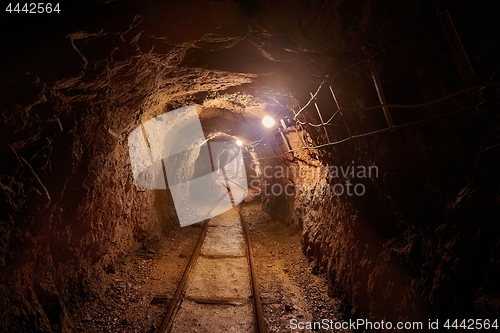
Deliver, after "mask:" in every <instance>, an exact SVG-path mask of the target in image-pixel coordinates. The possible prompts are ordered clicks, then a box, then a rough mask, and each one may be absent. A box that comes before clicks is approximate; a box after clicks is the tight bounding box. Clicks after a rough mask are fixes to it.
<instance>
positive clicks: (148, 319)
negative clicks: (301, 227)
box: [72, 201, 350, 333]
mask: <svg viewBox="0 0 500 333" xmlns="http://www.w3.org/2000/svg"><path fill="white" fill-rule="evenodd" d="M240 210H241V214H242V216H243V218H244V220H245V221H246V223H247V224H248V226H249V231H250V238H251V241H252V248H253V250H254V260H255V264H256V274H257V279H258V285H259V288H260V293H261V295H260V296H261V300H262V307H263V312H264V320H265V325H266V329H267V331H268V332H270V333H271V332H342V331H341V330H330V329H314V328H312V329H307V328H304V329H299V327H298V326H297V327H296V326H295V325H294V323H296V324H297V325H299V323H303V324H304V325H306V323H308V322H314V321H321V320H322V319H327V320H332V321H340V320H341V317H340V314H339V311H338V301H337V300H335V299H332V298H330V297H329V296H328V295H327V287H326V282H325V279H324V277H322V276H319V275H314V274H312V273H311V268H310V265H309V263H308V261H307V259H306V258H305V257H304V255H303V254H302V252H301V246H300V240H299V234H298V232H297V231H296V230H295V231H294V230H292V229H291V228H289V227H286V226H284V225H283V224H281V223H277V222H274V221H271V220H270V218H269V216H268V215H267V214H266V213H264V212H263V211H262V210H261V207H260V203H259V202H258V201H253V202H250V203H244V204H242V205H241V206H240ZM200 231H201V229H200V225H193V226H189V227H184V228H177V229H174V230H172V231H171V232H170V234H169V235H168V236H166V237H165V238H164V239H161V240H157V241H155V242H149V243H147V244H144V245H143V246H142V247H141V248H139V249H138V250H137V251H136V252H135V253H134V254H133V255H131V256H128V257H126V258H123V259H122V261H121V262H117V263H115V265H114V266H113V267H110V269H109V271H108V272H107V274H106V275H105V276H102V277H100V279H99V281H97V280H96V281H95V283H96V284H97V283H99V284H100V288H101V290H104V292H103V293H102V294H101V295H94V296H91V297H87V298H86V300H85V302H84V303H83V304H82V306H81V307H78V306H77V305H75V308H74V310H73V314H72V315H74V316H75V318H76V319H77V322H78V324H77V325H76V327H74V331H75V332H96V333H100V332H103V333H104V332H144V333H146V332H147V333H149V332H151V333H153V332H155V331H156V330H157V328H158V327H159V326H160V324H161V321H162V319H163V316H164V314H165V313H166V310H167V307H168V302H169V300H168V299H170V298H171V297H172V296H173V294H174V292H175V289H176V287H177V284H178V282H179V281H180V279H181V277H182V273H183V271H184V269H185V267H186V265H187V263H188V261H189V257H190V255H191V252H192V250H193V249H194V246H195V244H196V241H197V239H198V236H199V233H200ZM188 284H189V281H188ZM154 297H163V298H164V301H163V302H162V301H161V300H160V302H152V301H153V298H154ZM75 304H76V302H75ZM294 320H296V322H295V321H294ZM343 332H350V331H343ZM174 333H175V332H174Z"/></svg>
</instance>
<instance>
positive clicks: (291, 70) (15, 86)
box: [0, 0, 500, 332]
mask: <svg viewBox="0 0 500 333" xmlns="http://www.w3.org/2000/svg"><path fill="white" fill-rule="evenodd" d="M259 3H260V5H259V6H255V7H252V8H250V9H248V4H247V2H244V3H242V2H235V1H212V2H201V1H196V0H193V1H188V2H184V3H172V2H161V1H148V2H147V3H139V2H136V1H131V0H130V1H128V0H127V1H123V2H118V1H93V2H88V3H84V2H83V1H82V2H78V3H75V4H72V5H71V6H70V7H67V8H68V9H67V10H65V11H64V13H63V14H62V15H60V16H59V17H54V16H44V17H42V16H36V19H34V20H33V21H32V22H31V21H30V22H28V21H27V19H26V18H24V17H21V15H18V16H17V18H14V16H13V15H10V16H8V17H7V18H6V19H5V20H4V19H3V17H2V20H1V22H2V27H4V26H5V27H6V29H4V30H2V33H1V34H2V37H3V40H5V41H6V43H7V44H6V49H7V50H8V52H7V54H6V59H7V60H6V61H5V63H2V65H1V69H2V78H1V86H0V88H1V90H2V91H3V92H4V93H3V97H2V100H1V110H2V119H1V124H2V125H1V129H2V131H1V137H0V138H1V143H2V145H0V151H1V154H2V159H3V160H2V164H1V170H2V172H1V177H0V187H1V193H2V194H1V198H2V199H1V209H0V217H1V221H2V223H1V224H0V234H1V236H0V240H1V241H0V254H1V255H0V270H1V274H0V276H1V279H0V299H1V300H2V303H1V306H0V308H1V309H2V313H3V317H2V319H1V325H0V327H2V328H6V329H7V328H8V329H9V330H10V331H12V332H30V331H47V332H50V331H52V332H69V331H76V330H78V329H82V327H85V323H88V322H92V323H94V322H95V320H94V318H90V319H88V318H83V319H82V318H81V316H80V314H81V313H82V312H83V313H85V309H86V307H90V306H91V305H93V306H94V305H96V304H99V302H101V301H103V300H106V299H107V298H108V297H112V296H110V295H109V294H110V293H113V295H115V296H116V295H120V291H119V290H118V289H117V288H115V287H114V286H115V285H116V284H119V282H117V281H115V279H116V278H115V275H114V274H117V272H119V270H120V269H121V268H120V267H122V268H123V267H126V268H128V269H123V270H124V271H127V272H133V271H134V269H138V268H137V267H138V266H140V265H130V266H127V264H121V263H122V262H128V261H127V260H129V259H127V258H130V257H131V256H133V255H134V253H136V252H138V251H139V252H140V253H141V255H142V256H143V257H137V258H139V259H137V260H138V261H137V262H139V263H141V262H142V260H149V259H148V256H153V255H154V254H155V253H156V254H157V253H158V250H157V249H156V248H157V246H160V245H165V246H167V247H168V246H172V244H174V243H176V242H175V241H173V240H172V238H173V236H172V235H175V236H179V237H181V236H182V237H184V236H185V237H186V238H182V240H186V243H189V239H188V238H189V237H187V236H186V235H184V234H183V233H186V234H188V233H189V230H190V231H193V230H194V231H196V230H198V229H196V228H198V227H197V226H193V227H189V228H190V229H185V230H188V231H180V229H181V228H178V223H179V218H178V214H177V212H176V210H175V209H174V208H175V203H174V202H173V199H172V195H171V194H169V192H168V191H167V190H164V189H143V188H141V187H140V186H138V185H137V182H136V181H135V179H134V177H133V170H132V166H131V160H130V154H129V152H128V146H127V137H128V135H129V134H130V133H131V132H132V131H133V130H134V129H135V128H137V127H138V126H140V125H141V124H142V123H145V122H147V121H149V120H151V119H154V118H155V117H157V116H160V115H162V114H165V113H168V112H172V111H173V110H176V109H179V108H182V107H186V106H188V105H191V104H195V105H197V108H198V109H199V110H200V112H199V118H200V121H201V123H202V125H203V129H204V132H205V133H204V134H205V139H206V140H208V141H210V140H215V139H216V138H218V137H221V136H222V137H226V138H231V140H232V139H234V138H239V139H241V140H242V141H243V143H244V145H245V146H246V147H245V148H243V157H244V161H245V166H246V171H247V175H252V177H250V176H249V178H248V180H250V182H249V183H248V186H249V188H250V190H251V191H252V190H253V194H257V193H258V194H259V195H260V196H256V195H255V196H254V195H252V198H254V203H255V202H258V203H260V206H261V208H258V207H257V206H255V207H254V206H252V207H253V208H252V209H253V210H255V211H256V212H257V211H258V210H259V209H262V210H263V211H264V212H267V213H268V215H269V216H270V217H271V218H272V221H274V223H271V220H267V218H268V217H266V215H262V214H261V213H260V212H259V213H255V215H256V216H259V218H261V219H262V220H265V221H266V223H265V224H264V223H263V224H261V225H258V224H256V227H255V228H257V225H258V227H259V228H264V229H262V230H268V229H265V228H272V227H273V226H274V225H275V224H276V225H283V226H285V227H286V228H287V229H283V230H281V229H280V232H281V233H282V234H284V235H286V234H287V232H290V233H292V231H293V230H295V231H296V232H297V233H298V235H299V237H300V241H301V243H300V244H299V245H298V244H295V245H294V246H295V247H300V249H301V251H302V252H303V254H304V256H305V257H306V258H307V260H309V261H310V264H311V270H312V271H313V272H314V273H316V274H320V275H324V276H326V277H327V278H328V282H326V285H327V286H328V292H327V293H328V295H329V296H331V297H336V298H338V299H339V302H340V304H341V306H340V307H341V309H342V314H343V315H345V317H344V319H346V320H347V319H348V318H360V319H370V320H373V321H377V320H391V321H394V322H396V321H411V320H415V321H417V320H418V321H422V322H427V321H428V320H429V319H431V320H436V319H445V318H457V319H459V318H469V317H470V318H480V319H487V318H494V317H495V318H496V317H498V313H500V310H499V307H498V294H500V291H499V290H498V284H497V283H496V282H497V280H498V278H499V270H498V262H499V260H500V259H499V246H500V243H499V241H498V239H499V235H500V230H499V220H500V218H499V215H498V214H499V213H498V212H499V211H500V210H499V209H498V208H499V207H498V206H499V202H498V197H499V190H498V189H499V178H498V172H497V170H498V159H497V156H498V147H499V146H498V142H499V135H498V119H499V117H498V101H499V95H498V81H499V79H498V59H500V57H499V49H500V46H499V45H500V43H499V41H498V36H497V35H498V34H496V35H495V34H494V32H495V31H497V30H498V20H496V19H495V18H494V13H493V11H489V12H485V11H484V9H485V8H486V9H487V8H489V7H488V6H487V5H484V6H481V5H475V6H468V5H464V4H460V3H447V2H442V1H390V2H388V3H386V4H376V3H374V2H366V1H353V2H346V1H321V2H315V1H292V2H289V1H273V2H271V1H260V2H259ZM68 6H69V5H68ZM207 13H211V14H213V15H208V14H207ZM2 15H3V13H2ZM32 17H34V16H32ZM47 17H50V18H53V21H51V23H50V22H49V23H48V22H47V21H46V18H47ZM90 17H92V18H95V20H90V19H89V18H90ZM35 21H36V22H35ZM33 22H35V23H37V24H39V25H38V26H37V27H36V28H35V27H34V25H32V23H33ZM39 27H42V28H39ZM18 40H23V41H24V42H23V43H21V44H22V45H21V46H19V43H18ZM265 115H271V116H272V117H273V118H274V119H275V120H276V127H275V128H274V129H271V130H268V129H265V128H264V127H263V126H262V124H261V121H262V118H263V117H264V116H265ZM205 139H204V140H205ZM228 140H229V139H228ZM201 145H202V142H201V141H200V146H201ZM188 155H189V154H186V155H185V156H183V157H185V158H186V159H187V160H190V163H189V165H190V168H191V169H189V170H188V168H187V167H186V168H185V170H182V168H177V169H175V170H172V173H174V172H179V173H180V174H183V173H184V174H185V175H186V178H192V177H193V175H194V176H195V178H196V176H198V175H204V174H207V172H208V171H209V170H208V165H207V164H205V165H203V163H201V160H200V161H199V162H198V163H197V162H196V161H197V159H198V157H199V152H198V151H193V155H189V156H188ZM217 160H219V159H217ZM216 162H217V161H216ZM186 165H187V164H186ZM266 167H267V169H266ZM370 167H377V171H378V172H377V173H372V174H370V173H368V171H365V172H363V168H364V170H369V168H370ZM179 170H180V171H179ZM264 170H265V171H268V172H267V173H265V172H263V171H264ZM212 171H213V170H212ZM249 171H252V172H249ZM158 175H159V177H160V178H163V174H161V173H158ZM267 175H270V176H269V177H268V176H267ZM252 181H254V182H252ZM252 184H253V185H252ZM266 186H267V189H268V191H267V192H266V191H265V188H266ZM355 186H358V187H357V189H363V191H362V192H361V190H360V191H358V192H356V193H355V192H351V194H352V195H349V193H348V192H347V190H348V188H351V189H352V190H354V187H355ZM340 187H342V188H343V189H344V191H343V192H342V194H341V195H339V193H340V192H339V189H340ZM221 189H222V190H224V188H222V187H221ZM285 190H286V191H285ZM273 191H274V192H273ZM287 191H288V192H287ZM196 193H197V192H196V190H194V189H193V191H192V195H196ZM359 193H362V195H357V194H359ZM289 194H290V195H289ZM249 199H250V198H249ZM245 212H246V213H248V215H247V217H248V216H250V215H251V214H250V213H251V211H245ZM267 222H269V223H267ZM182 230H184V229H182ZM194 231H193V232H194ZM268 231H269V230H268ZM180 239H181V238H180ZM276 239H278V240H279V238H276ZM261 245H262V246H263V247H266V246H269V248H271V247H272V246H274V245H273V244H267V243H265V242H264V240H263V242H262V244H261ZM287 245H288V243H287ZM273 249H274V248H273ZM141 251H142V252H141ZM179 251H180V252H179V253H177V252H175V253H177V258H171V257H168V258H169V259H170V260H172V262H175V265H173V266H172V267H170V266H169V268H170V269H171V270H172V272H174V271H175V270H176V269H177V268H176V267H177V266H176V265H177V262H176V261H175V260H181V259H183V258H184V257H185V253H184V252H186V251H187V250H185V249H184V250H182V251H181V250H179ZM183 251H184V252H183ZM273 251H274V250H273ZM279 251H283V249H282V248H279ZM290 251H291V250H290ZM143 252H144V253H143ZM273 254H276V252H273ZM266 255H267V254H266ZM271 257H272V254H269V258H271ZM179 258H180V259H179ZM134 260H135V259H134ZM270 260H272V259H270ZM179 264H180V263H179ZM273 264H275V265H278V263H277V261H273ZM144 266H146V265H144ZM287 267H288V268H286V269H287V270H288V271H290V274H289V275H290V276H292V277H293V276H294V269H293V268H290V267H293V265H290V266H287ZM297 267H301V266H299V265H298V266H297ZM268 268H270V269H271V267H268ZM144 269H145V268H144ZM270 271H271V270H270ZM283 272H284V270H283ZM471 272H474V273H475V274H471ZM274 273H276V272H274ZM172 274H174V273H172ZM287 274H288V273H287ZM132 282H133V281H132ZM132 284H133V283H131V287H130V288H129V287H128V286H123V287H120V288H122V289H123V288H129V289H127V290H128V291H131V290H133V289H132ZM304 288H305V287H304ZM325 288H326V287H325ZM325 293H326V291H325ZM116 297H118V296H116ZM120 297H122V296H119V297H118V301H117V302H121V301H122V299H121V298H120ZM270 299H271V300H272V297H270ZM113 304H114V303H113ZM116 304H120V306H121V303H116ZM269 304H271V305H269ZM269 304H268V305H269V306H270V307H271V308H272V306H274V305H272V304H273V303H272V301H269ZM281 305H283V309H284V310H283V311H285V310H286V309H288V310H286V311H289V312H290V311H292V312H293V311H298V310H297V309H295V308H294V307H293V306H292V305H290V304H285V303H283V304H281ZM281 305H280V306H281ZM266 306H267V305H266ZM116 308H119V306H118V307H116ZM286 311H285V312H284V313H286ZM96 313H97V312H94V313H93V315H94V314H95V315H97V314H96ZM293 313H295V312H293ZM100 320H102V321H103V323H101V327H108V326H106V325H107V324H106V323H104V321H105V320H104V319H100ZM144 320H146V319H144ZM82 323H83V324H82ZM127 323H128V324H127ZM78 325H83V326H78ZM96 325H97V326H96V327H98V326H99V324H96ZM110 325H111V324H110ZM113 325H115V324H113ZM116 325H118V326H113V327H115V328H116V327H121V326H119V324H116ZM127 325H132V324H131V323H129V322H127V321H126V322H125V324H124V325H122V326H124V327H128V326H127ZM108 328H109V327H108Z"/></svg>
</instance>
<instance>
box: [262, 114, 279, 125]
mask: <svg viewBox="0 0 500 333" xmlns="http://www.w3.org/2000/svg"><path fill="white" fill-rule="evenodd" d="M262 124H263V125H264V126H265V127H267V128H270V127H273V126H274V124H276V122H275V121H274V119H273V118H271V117H269V116H265V117H264V118H263V119H262Z"/></svg>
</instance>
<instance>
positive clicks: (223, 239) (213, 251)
mask: <svg viewBox="0 0 500 333" xmlns="http://www.w3.org/2000/svg"><path fill="white" fill-rule="evenodd" d="M256 280H257V279H256V275H255V264H254V261H253V253H252V246H251V244H250V238H249V234H248V226H247V225H246V223H245V221H244V219H243V217H242V216H241V214H240V211H239V208H238V207H233V208H232V209H231V210H229V211H227V212H225V213H223V214H221V215H218V216H215V217H213V218H211V219H209V220H206V221H205V222H203V229H202V231H201V233H200V236H199V239H198V242H197V244H196V246H195V248H194V251H193V253H192V255H191V258H190V260H189V263H188V264H187V266H186V269H185V271H184V273H183V276H182V279H181V281H180V282H179V285H178V287H177V290H176V292H175V294H174V296H173V298H172V299H171V301H170V305H169V307H168V310H167V312H166V314H165V317H164V318H163V321H162V323H161V325H160V327H159V329H158V330H157V332H159V333H166V332H174V333H183V332H200V333H201V332H207V333H208V332H238V333H239V332H258V333H263V332H265V326H264V320H263V316H262V305H261V300H260V295H259V288H258V284H257V281H256Z"/></svg>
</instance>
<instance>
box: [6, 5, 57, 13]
mask: <svg viewBox="0 0 500 333" xmlns="http://www.w3.org/2000/svg"><path fill="white" fill-rule="evenodd" d="M5 11H6V12H9V13H26V14H43V13H47V14H50V13H58V14H59V13H60V12H61V9H60V8H59V3H55V4H52V3H45V2H38V3H33V2H32V3H24V4H20V3H16V4H12V3H9V5H8V6H7V8H6V9H5Z"/></svg>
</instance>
